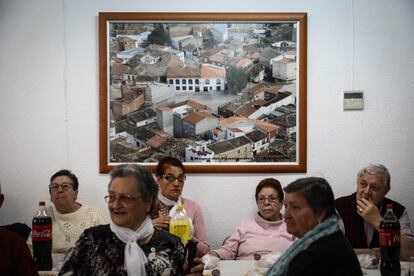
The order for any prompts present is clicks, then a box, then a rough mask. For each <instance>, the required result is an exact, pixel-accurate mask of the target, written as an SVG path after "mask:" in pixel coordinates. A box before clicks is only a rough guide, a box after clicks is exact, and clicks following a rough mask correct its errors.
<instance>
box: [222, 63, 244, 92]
mask: <svg viewBox="0 0 414 276" xmlns="http://www.w3.org/2000/svg"><path fill="white" fill-rule="evenodd" d="M226 75H227V85H228V88H229V90H230V91H232V92H236V93H237V92H240V91H241V90H242V89H243V88H245V87H246V84H247V72H246V70H245V69H243V68H237V67H234V66H230V68H229V69H228V70H227V74H226Z"/></svg>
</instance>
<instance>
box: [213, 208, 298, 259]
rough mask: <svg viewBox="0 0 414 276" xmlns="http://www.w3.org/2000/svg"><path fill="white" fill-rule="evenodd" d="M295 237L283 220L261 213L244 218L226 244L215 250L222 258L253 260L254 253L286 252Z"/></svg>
mask: <svg viewBox="0 0 414 276" xmlns="http://www.w3.org/2000/svg"><path fill="white" fill-rule="evenodd" d="M293 240H294V237H293V236H292V235H290V234H289V233H288V232H287V231H286V224H285V222H284V221H283V220H278V221H267V220H264V219H263V218H262V217H261V216H260V215H259V214H257V215H256V216H255V217H251V218H247V219H245V220H243V221H242V222H241V223H240V225H239V226H238V227H237V228H236V230H235V231H234V232H233V234H231V236H230V237H229V238H228V239H227V241H226V242H225V243H224V245H223V246H222V247H221V248H220V249H218V250H214V251H215V252H217V254H218V255H219V256H220V259H221V260H234V259H236V260H253V255H254V254H255V253H258V254H261V255H263V254H268V253H270V252H284V251H285V250H286V249H287V248H288V247H289V246H290V244H291V243H292V242H293Z"/></svg>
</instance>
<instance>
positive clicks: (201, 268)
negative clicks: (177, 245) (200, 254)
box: [184, 257, 204, 276]
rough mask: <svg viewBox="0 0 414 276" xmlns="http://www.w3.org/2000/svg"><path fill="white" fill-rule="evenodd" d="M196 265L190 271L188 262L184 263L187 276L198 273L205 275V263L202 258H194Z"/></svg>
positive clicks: (195, 275) (194, 275)
mask: <svg viewBox="0 0 414 276" xmlns="http://www.w3.org/2000/svg"><path fill="white" fill-rule="evenodd" d="M193 262H194V266H193V267H192V268H191V269H190V271H188V264H187V263H185V264H184V271H186V274H185V275H186V276H197V275H203V271H204V263H203V262H202V261H201V259H200V258H197V257H196V258H194V259H193Z"/></svg>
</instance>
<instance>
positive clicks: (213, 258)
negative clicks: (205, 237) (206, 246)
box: [201, 251, 220, 269]
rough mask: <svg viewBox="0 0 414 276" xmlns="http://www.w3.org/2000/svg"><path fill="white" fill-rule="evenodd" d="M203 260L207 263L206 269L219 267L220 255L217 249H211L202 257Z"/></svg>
mask: <svg viewBox="0 0 414 276" xmlns="http://www.w3.org/2000/svg"><path fill="white" fill-rule="evenodd" d="M201 261H202V262H203V263H204V264H205V268H206V269H213V268H215V267H217V265H218V262H219V261H220V257H219V255H218V254H217V252H215V251H210V252H208V253H207V254H206V255H204V256H203V257H202V258H201Z"/></svg>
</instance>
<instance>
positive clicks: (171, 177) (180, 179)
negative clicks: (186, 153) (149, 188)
mask: <svg viewBox="0 0 414 276" xmlns="http://www.w3.org/2000/svg"><path fill="white" fill-rule="evenodd" d="M162 178H164V179H165V180H167V181H168V182H174V181H175V180H178V182H184V181H185V180H186V179H187V177H186V176H185V174H182V175H179V176H177V177H175V176H174V175H171V174H167V175H163V176H162Z"/></svg>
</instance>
